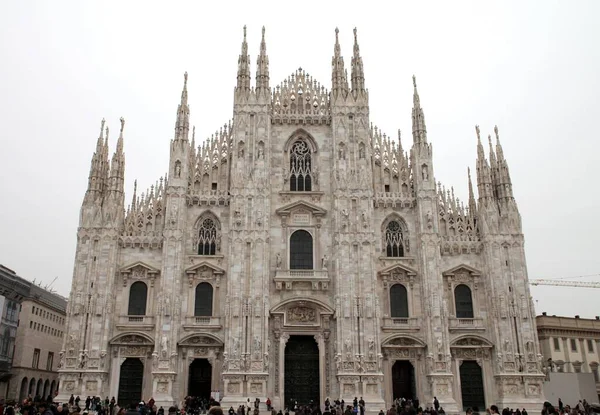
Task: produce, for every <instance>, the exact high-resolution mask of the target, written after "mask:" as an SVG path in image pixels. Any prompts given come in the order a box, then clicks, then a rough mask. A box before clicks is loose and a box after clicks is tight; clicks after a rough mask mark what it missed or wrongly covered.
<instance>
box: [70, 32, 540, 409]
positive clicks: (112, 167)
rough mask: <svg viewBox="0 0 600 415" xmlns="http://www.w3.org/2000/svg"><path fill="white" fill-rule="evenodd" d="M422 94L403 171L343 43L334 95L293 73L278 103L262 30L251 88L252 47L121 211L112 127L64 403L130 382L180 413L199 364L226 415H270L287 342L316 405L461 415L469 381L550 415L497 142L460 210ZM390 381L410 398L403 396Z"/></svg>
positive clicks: (85, 257) (91, 189) (86, 252)
mask: <svg viewBox="0 0 600 415" xmlns="http://www.w3.org/2000/svg"><path fill="white" fill-rule="evenodd" d="M413 84H414V93H413V99H414V108H413V112H412V122H413V128H412V138H413V140H412V145H411V148H410V152H408V153H406V152H405V151H404V149H403V147H402V143H401V141H400V137H398V140H397V141H394V140H392V139H391V138H390V137H388V136H386V135H385V134H383V133H382V132H381V131H380V130H379V129H377V128H376V127H373V126H372V125H371V122H370V119H369V99H368V98H369V96H368V91H367V90H366V89H365V77H364V73H363V63H362V58H361V56H360V51H359V47H358V43H357V41H356V36H355V45H354V54H353V57H352V60H351V76H350V79H347V73H346V71H345V68H344V60H343V58H342V56H341V53H340V46H339V43H338V40H337V30H336V41H335V47H334V57H333V60H332V85H331V90H330V91H328V90H326V89H325V87H324V86H323V85H321V84H319V83H318V82H317V81H316V80H314V79H312V77H311V76H310V75H309V74H307V73H306V72H305V71H304V70H302V69H298V70H297V71H295V72H294V73H293V74H292V75H291V76H290V77H289V78H288V79H286V80H285V81H284V82H283V83H282V84H280V85H279V86H277V87H275V88H271V87H270V79H269V71H268V57H267V53H266V44H265V39H264V29H263V39H262V42H261V48H260V55H259V57H258V62H257V71H256V78H255V83H254V86H251V75H250V59H249V56H248V53H247V43H246V35H245V29H244V40H243V43H242V53H241V55H240V57H239V61H238V74H237V86H236V88H235V93H234V116H233V120H232V121H231V122H229V123H227V124H225V125H224V126H223V127H222V128H220V129H219V130H218V131H217V132H216V133H215V134H214V135H213V136H212V137H211V138H210V139H208V140H206V141H205V142H203V143H202V144H201V145H200V146H198V147H197V148H196V145H195V136H194V133H193V130H192V131H190V112H189V107H188V102H187V101H188V93H187V74H186V75H185V83H184V88H183V92H182V95H181V103H180V104H179V106H178V110H177V119H176V125H175V135H174V138H173V140H172V141H171V143H170V164H169V175H168V177H164V178H161V179H160V180H159V181H158V182H157V183H156V186H153V187H152V188H151V189H150V190H149V191H148V192H147V193H145V194H142V195H141V197H138V196H137V189H136V194H134V197H133V200H132V203H131V205H130V206H129V208H128V209H127V211H125V210H124V204H125V202H124V192H123V183H124V170H125V158H124V154H123V129H124V120H121V130H120V135H119V138H118V141H117V147H116V151H115V153H114V155H113V157H112V161H110V162H109V158H108V144H107V141H108V128H105V126H104V121H103V122H102V127H101V131H100V136H99V138H98V143H97V147H96V152H95V154H94V156H93V158H92V167H91V171H90V176H89V186H88V190H87V192H86V195H85V198H84V201H83V205H82V208H81V216H80V227H79V230H78V235H77V240H78V242H77V252H76V259H75V270H74V278H73V284H72V291H71V298H70V301H69V309H68V320H67V324H68V329H67V333H68V336H67V337H66V339H65V342H64V345H63V350H62V353H64V356H65V359H64V366H63V367H62V369H61V370H60V379H61V381H60V396H59V399H66V398H67V397H68V396H69V395H70V394H72V393H73V394H76V395H77V394H79V395H82V396H87V395H98V394H99V395H101V396H105V395H109V396H113V395H114V396H118V395H119V392H120V387H121V386H120V382H121V380H122V379H124V378H123V377H122V376H121V371H122V370H123V369H122V368H123V366H122V365H125V364H127V365H129V364H130V363H131V365H132V366H131V367H136V365H140V366H137V367H139V369H131V370H140V372H136V373H140V374H142V372H143V381H142V385H141V388H142V391H141V395H142V396H143V397H144V398H146V399H148V398H149V397H151V396H152V397H154V399H155V400H157V402H160V403H164V404H170V403H172V402H180V401H181V400H182V399H183V398H184V396H186V395H187V394H188V391H190V390H191V388H192V387H193V385H190V379H192V378H193V377H192V376H190V370H191V369H190V368H191V367H192V366H191V364H192V363H193V362H195V361H196V360H195V359H197V358H205V359H208V361H209V363H210V367H211V370H212V377H211V385H210V386H211V389H212V390H218V391H219V393H220V398H221V399H222V403H223V405H225V406H229V405H235V404H238V403H241V402H242V401H245V400H246V399H247V397H252V398H254V397H261V400H262V401H263V402H264V400H265V398H266V397H270V398H271V400H272V401H273V403H274V406H275V407H276V408H279V407H282V405H283V400H284V399H285V397H286V391H285V387H286V386H285V385H286V382H289V381H290V379H293V378H294V377H295V375H294V374H293V373H289V372H286V367H285V365H286V361H287V358H288V356H287V355H286V342H288V341H295V340H290V339H296V338H298V337H297V336H300V335H304V336H307V335H308V336H313V338H314V341H315V342H316V343H317V345H318V355H319V358H318V363H317V365H318V366H317V367H318V377H316V378H314V379H313V384H318V396H317V397H316V399H320V400H321V401H324V399H325V397H331V398H337V397H341V398H344V399H345V400H346V401H350V400H352V398H353V397H354V396H363V397H364V399H365V400H366V401H367V403H368V408H369V410H372V411H379V409H381V408H383V407H384V405H385V406H389V405H390V403H391V401H392V399H393V395H394V388H395V387H397V388H402V387H404V388H405V389H404V391H409V392H410V393H411V394H413V396H415V397H419V398H420V400H421V402H423V403H424V406H426V402H431V400H432V399H433V396H437V397H438V399H439V401H440V402H441V404H442V406H444V407H445V408H446V410H447V411H448V412H458V411H459V410H460V409H462V406H463V405H464V403H465V402H464V399H463V394H462V393H461V376H460V373H461V370H462V369H461V367H466V366H469V367H470V368H471V370H475V372H477V373H480V374H482V385H480V386H481V387H482V389H483V394H484V399H485V405H490V404H493V403H495V404H498V405H499V406H511V407H524V406H525V407H530V408H536V409H537V408H539V405H540V404H541V402H542V401H543V396H542V382H543V374H542V372H541V361H540V356H539V355H538V352H537V351H538V350H539V345H538V339H537V333H536V327H535V318H534V317H535V316H534V314H533V307H532V303H531V301H530V293H529V287H528V281H527V268H526V264H525V254H524V249H523V243H524V239H523V234H522V231H521V220H520V215H519V212H518V209H517V205H516V203H515V200H514V198H513V195H512V184H511V180H510V175H509V172H508V166H507V162H506V160H505V158H504V155H503V152H502V147H501V145H500V143H499V139H498V130H497V129H495V135H496V140H497V144H496V146H495V148H493V147H492V145H491V139H490V153H489V161H488V159H487V158H486V157H485V155H484V150H483V146H482V144H481V140H480V138H479V128H477V140H478V143H477V154H478V157H477V188H478V190H479V192H478V193H479V195H478V201H476V199H475V196H474V191H473V186H472V184H471V178H470V175H469V182H468V184H469V200H468V205H467V206H464V205H463V204H462V203H460V202H459V201H458V199H457V198H455V197H454V194H453V192H452V191H447V190H446V189H445V188H444V187H442V185H441V184H440V183H436V182H435V180H434V178H435V176H434V168H433V152H432V145H431V144H430V143H429V141H428V137H427V131H426V126H425V118H424V113H423V110H422V108H421V104H420V98H419V94H418V93H417V86H416V81H415V80H414V79H413ZM190 136H191V137H190ZM140 298H141V299H142V300H140ZM455 298H457V299H458V300H459V301H458V302H456V301H455ZM132 359H134V360H135V362H133V361H132ZM397 361H400V362H404V363H402V364H404V365H405V366H404V367H405V368H412V369H402V370H404V372H403V371H402V370H401V369H394V368H397V367H398V366H394V365H395V362H397ZM126 362H127V363H126ZM139 362H141V364H140V363H139ZM465 362H466V363H465ZM141 365H143V368H142V366H141ZM288 369H289V367H288ZM127 370H130V369H129V366H128V369H127ZM406 370H410V371H412V372H411V373H409V374H408V375H407V372H406ZM132 373H133V372H132ZM398 373H400V374H402V373H404V375H403V376H405V380H406V379H408V380H407V382H408V383H410V384H411V385H412V386H409V387H407V386H406V382H405V384H404V386H402V382H401V381H399V380H398V382H397V383H394V382H396V380H394V379H396V377H397V376H399V375H398ZM406 376H408V377H406ZM467 380H468V379H467ZM128 382H129V381H128ZM288 389H289V386H288ZM287 393H288V395H287V396H288V399H289V397H290V396H292V395H290V391H289V390H288V392H287ZM407 393H408V392H407ZM481 409H483V408H481Z"/></svg>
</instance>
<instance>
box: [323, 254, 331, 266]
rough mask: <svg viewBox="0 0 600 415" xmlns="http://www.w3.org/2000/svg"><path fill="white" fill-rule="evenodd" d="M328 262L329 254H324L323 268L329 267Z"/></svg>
mask: <svg viewBox="0 0 600 415" xmlns="http://www.w3.org/2000/svg"><path fill="white" fill-rule="evenodd" d="M328 262H329V260H328V259H327V254H325V255H323V258H322V259H321V268H323V269H327V265H328Z"/></svg>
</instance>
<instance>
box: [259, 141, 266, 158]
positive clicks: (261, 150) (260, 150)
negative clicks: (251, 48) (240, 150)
mask: <svg viewBox="0 0 600 415" xmlns="http://www.w3.org/2000/svg"><path fill="white" fill-rule="evenodd" d="M264 157H265V150H264V148H263V145H262V144H259V145H258V158H259V159H262V158H264Z"/></svg>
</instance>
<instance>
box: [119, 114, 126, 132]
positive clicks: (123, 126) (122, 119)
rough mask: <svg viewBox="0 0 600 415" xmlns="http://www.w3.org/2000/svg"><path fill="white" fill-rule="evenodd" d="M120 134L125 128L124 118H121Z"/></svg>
mask: <svg viewBox="0 0 600 415" xmlns="http://www.w3.org/2000/svg"><path fill="white" fill-rule="evenodd" d="M120 121H121V134H122V133H123V128H125V118H123V117H121V119H120Z"/></svg>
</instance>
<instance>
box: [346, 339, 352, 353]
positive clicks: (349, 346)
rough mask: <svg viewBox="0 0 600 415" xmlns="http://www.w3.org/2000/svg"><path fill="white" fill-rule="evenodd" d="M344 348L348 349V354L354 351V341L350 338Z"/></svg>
mask: <svg viewBox="0 0 600 415" xmlns="http://www.w3.org/2000/svg"><path fill="white" fill-rule="evenodd" d="M344 346H345V347H346V353H350V352H351V351H352V339H350V337H348V338H347V339H346V341H345V343H344Z"/></svg>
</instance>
